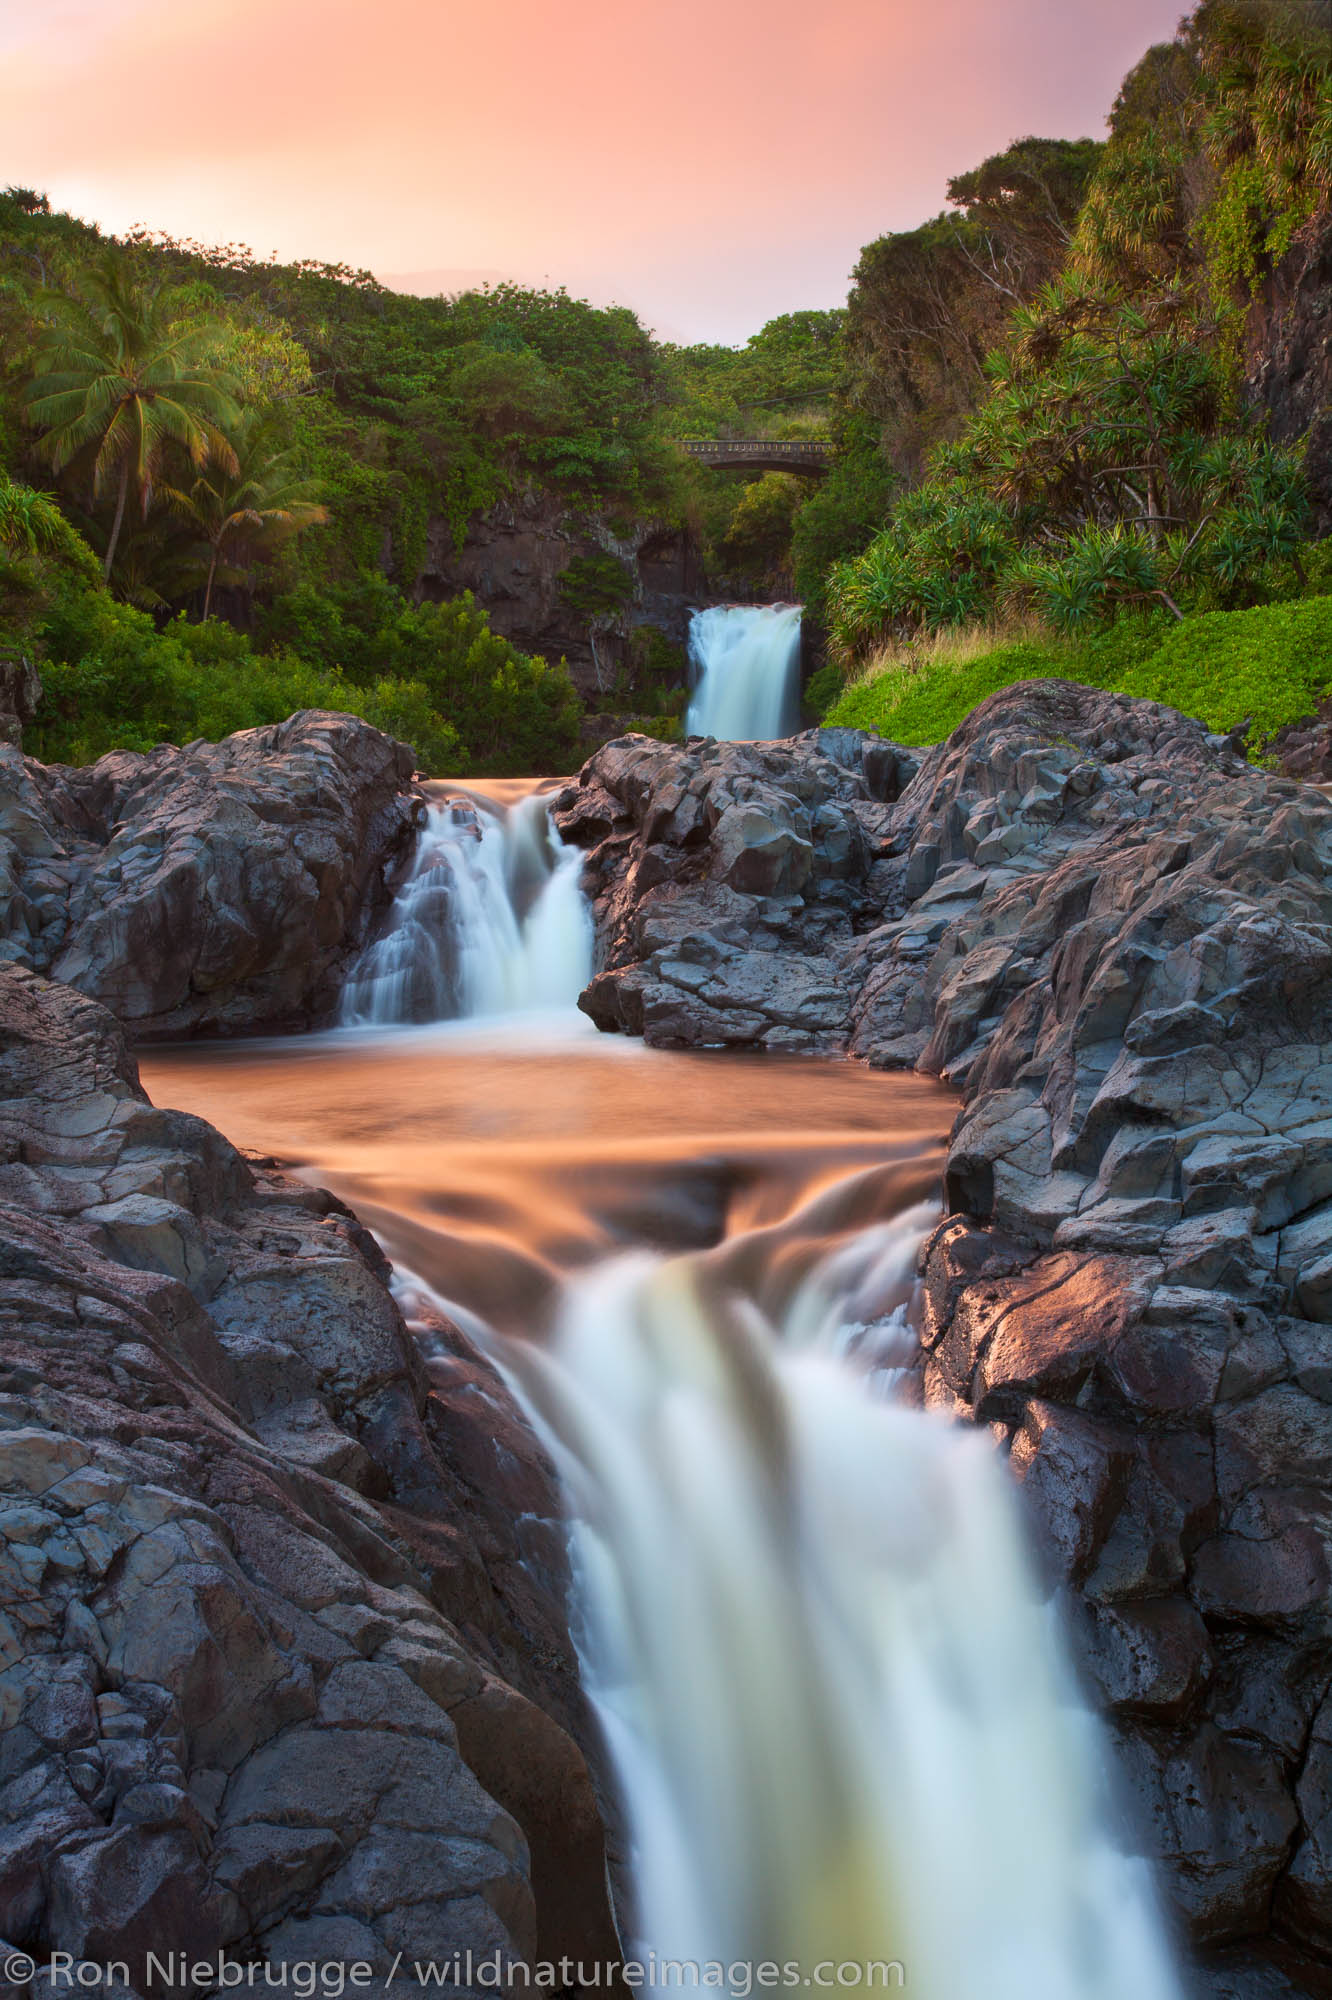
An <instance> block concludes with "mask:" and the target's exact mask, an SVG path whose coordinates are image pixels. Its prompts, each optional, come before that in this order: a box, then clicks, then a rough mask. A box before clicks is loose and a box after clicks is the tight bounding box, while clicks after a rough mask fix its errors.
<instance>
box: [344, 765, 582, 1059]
mask: <svg viewBox="0 0 1332 2000" xmlns="http://www.w3.org/2000/svg"><path fill="white" fill-rule="evenodd" d="M433 789H434V791H435V793H436V796H435V798H434V799H433V800H432V802H431V804H430V805H429V807H428V809H427V818H426V824H425V826H424V828H423V829H422V832H421V836H420V839H419V840H418V842H417V847H416V853H415V855H414V857H413V860H412V865H411V868H410V870H409V872H408V874H407V876H406V879H405V880H404V881H403V882H402V884H401V885H400V887H399V889H398V892H397V895H396V897H395V898H394V901H393V906H392V908H391V910H390V911H389V915H388V920H387V922H386V924H385V927H384V929H383V931H382V932H381V934H380V936H379V937H377V938H376V939H375V940H374V942H373V943H372V944H371V945H370V946H369V947H368V948H367V950H366V951H365V952H364V953H363V954H362V956H361V958H360V960H359V962H358V963H357V965H356V967H355V969H354V971H353V973H352V975H351V977H350V979H349V980H348V982H347V985H346V988H345V989H344V992H343V998H342V1020H343V1023H344V1024H345V1025H347V1026H360V1025H370V1024H373V1025H375V1026H390V1025H392V1024H394V1023H399V1022H407V1021H444V1020H453V1019H457V1018H459V1017H462V1016H474V1015H481V1014H506V1013H516V1012H522V1011H528V1010H534V1009H537V1008H548V1007H572V1006H573V1005H574V1003H575V1002H576V1000H577V998H578V995H579V993H580V992H581V991H582V989H583V987H584V986H585V985H586V984H587V982H588V979H589V978H590V977H591V968H592V925H591V917H590V915H589V913H588V909H587V905H586V902H585V900H584V897H583V893H582V890H581V888H580V886H579V876H580V873H581V870H582V860H583V857H582V855H581V853H580V852H579V850H578V849H577V848H572V847H566V846H565V845H564V844H563V842H562V841H561V840H560V839H559V837H558V835H557V834H556V832H555V830H554V828H553V827H552V825H551V822H550V813H549V810H548V807H547V803H546V799H545V797H544V796H543V795H542V793H541V792H539V791H531V792H528V793H527V794H526V795H525V796H522V797H519V798H518V799H517V800H516V801H514V802H513V803H511V804H508V803H505V802H504V801H503V798H502V791H503V789H504V788H499V787H497V788H496V791H497V792H499V793H500V794H501V796H496V795H495V794H493V793H488V792H487V791H485V790H484V789H481V788H468V789H466V790H463V789H461V788H450V789H449V790H448V791H447V792H445V791H444V788H443V787H442V786H437V787H435V788H433Z"/></svg>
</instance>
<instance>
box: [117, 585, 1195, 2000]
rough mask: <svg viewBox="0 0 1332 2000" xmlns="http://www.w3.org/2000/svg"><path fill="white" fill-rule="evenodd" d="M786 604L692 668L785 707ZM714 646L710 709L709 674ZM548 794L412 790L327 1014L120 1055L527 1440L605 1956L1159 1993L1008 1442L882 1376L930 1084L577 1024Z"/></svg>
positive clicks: (901, 1293) (568, 875) (1150, 1913)
mask: <svg viewBox="0 0 1332 2000" xmlns="http://www.w3.org/2000/svg"><path fill="white" fill-rule="evenodd" d="M701 615H702V616H704V617H709V616H711V614H701ZM798 615H799V614H798V612H797V613H796V614H795V619H796V626H795V641H794V643H795V647H796V648H797V650H798V644H799V635H798ZM728 617H729V619H730V621H731V622H732V623H734V622H735V620H737V619H739V618H740V614H739V613H738V612H737V611H736V610H735V608H734V607H732V608H730V610H729V613H728ZM785 617H786V614H784V613H780V614H774V613H773V612H772V611H771V610H770V609H769V608H766V607H765V608H763V610H762V611H761V612H759V613H754V614H751V625H752V629H751V630H750V631H749V632H748V634H744V633H738V632H735V631H728V632H726V633H725V634H723V635H722V636H721V637H719V639H718V643H717V648H716V649H715V650H714V652H713V653H712V654H711V655H710V658H711V661H712V665H713V666H714V667H715V666H716V663H717V661H718V660H720V659H721V658H722V657H723V656H725V657H728V658H730V659H731V661H732V664H733V665H734V664H735V663H736V662H737V661H738V662H739V663H740V665H739V667H738V668H737V671H740V672H742V673H743V674H744V675H746V676H750V675H751V674H752V670H753V658H754V657H757V658H758V659H759V660H760V662H762V661H763V660H764V659H766V660H767V662H768V669H767V671H768V677H769V680H770V681H780V688H781V692H782V697H783V698H785V690H786V689H787V686H788V677H789V674H790V672H791V661H792V657H793V655H792V651H791V643H792V642H791V631H790V626H789V620H788V621H787V623H785V624H784V623H783V622H782V620H783V618H785ZM719 622H720V621H719ZM741 622H742V623H743V620H741ZM723 638H724V641H725V643H724V644H723V643H722V640H723ZM751 656H752V657H751ZM708 671H709V667H708V664H707V661H706V660H705V662H704V679H703V681H702V682H701V683H700V689H699V693H698V696H697V697H696V700H699V701H702V700H703V699H704V698H705V697H707V698H708V699H713V698H715V699H716V701H717V702H718V703H720V702H722V700H723V694H722V693H719V692H718V688H717V686H716V685H715V684H714V687H713V689H712V693H711V695H709V691H708V685H707V673H708ZM758 678H759V679H762V676H761V675H760V676H758ZM768 692H769V694H771V693H772V689H771V687H770V688H769V689H768ZM732 695H734V690H733V691H732ZM736 713H737V714H738V713H739V710H738V709H737V710H736ZM753 719H754V717H753V715H752V714H746V715H745V716H744V717H743V720H744V721H745V722H746V723H747V722H749V721H752V720H753ZM714 733H715V732H714ZM735 733H737V734H738V733H740V731H739V729H738V728H737V730H736V731H735ZM755 733H757V732H755ZM769 733H774V732H771V731H770V732H769ZM541 793H542V787H540V786H534V785H529V786H524V785H519V784H509V785H508V786H481V787H471V788H463V787H459V786H435V787H432V788H430V810H429V819H428V824H427V826H426V828H425V829H424V831H423V834H422V837H421V840H420V843H419V846H418V849H417V854H416V857H415V861H414V864H413V866H412V868H411V869H410V870H409V871H408V874H407V876H406V877H405V879H404V881H403V882H402V883H401V884H400V886H399V889H398V893H397V900H396V902H395V904H394V907H393V910H392V912H391V913H390V917H389V919H388V921H387V923H386V924H385V926H384V929H383V932H382V934H381V936H380V938H379V939H378V940H376V941H375V942H374V943H373V944H372V945H371V946H370V948H369V950H368V951H367V952H366V953H365V954H364V956H363V958H362V960H361V962H360V964H359V965H358V966H357V967H356V968H355V970H354V971H353V974H352V977H351V979H350V981H349V983H348V986H347V990H346V996H345V1002H344V1015H343V1019H344V1025H343V1026H342V1027H341V1028H339V1029H336V1030H333V1031H330V1032H328V1033H325V1034H323V1035H317V1036H307V1037H301V1038H294V1039H287V1040H284V1041H282V1042H251V1043H229V1044H228V1043H212V1044H210V1045H207V1046H204V1045H194V1046H187V1047H180V1048H155V1049H152V1050H149V1051H146V1052H144V1054H143V1055H142V1057H141V1066H142V1074H143V1081H144V1084H145V1086H146V1088H147V1089H148V1091H149V1093H150V1095H151V1096H152V1098H153V1100H154V1101H155V1102H157V1103H160V1104H171V1105H175V1106H179V1107H181V1108H184V1109H186V1110H189V1111H193V1112H196V1113H198V1114H200V1115H202V1116H203V1117H205V1118H207V1119H209V1120H210V1121H211V1122H212V1123H214V1124H215V1125H217V1126H219V1127H220V1128H221V1129H222V1130H223V1131H224V1132H225V1133H226V1134H227V1136H228V1137H229V1138H230V1139H232V1140H233V1141H234V1142H235V1143H237V1144H239V1145H246V1146H252V1147H257V1148H260V1149H261V1150H263V1151H264V1152H266V1153H270V1154H272V1155H275V1156H277V1157H278V1158H280V1159H282V1160H283V1161H284V1162H287V1163H290V1164H291V1166H292V1167H293V1168H294V1169H295V1170H297V1171H299V1172H300V1173H301V1174H302V1175H303V1176H304V1177H306V1178H308V1179H311V1180H314V1181H316V1182H318V1183H319V1184H321V1185H325V1186H328V1187H330V1188H332V1189H333V1190H334V1191H335V1192H336V1193H337V1194H339V1195H340V1196H341V1197H342V1198H343V1199H345V1200H346V1201H348V1202H349V1203H350V1204H351V1205H352V1206H353V1207H354V1208H355V1209H356V1211H357V1212H358V1214H360V1215H361V1216H362V1217H363V1219H364V1220H365V1221H366V1222H367V1223H368V1224H369V1225H370V1226H371V1227H372V1228H373V1229H374V1230H375V1231H376V1233H377V1234H378V1236H379V1237H380V1239H381V1241H382V1242H383V1244H384V1246H385V1248H386V1250H387V1252H388V1254H389V1256H390V1258H391V1259H392V1260H393V1263H394V1266H395V1271H396V1283H397V1288H398V1292H399V1296H400V1299H401V1302H402V1304H403V1307H404V1310H405V1312H406V1315H407V1318H408V1321H409V1324H414V1325H415V1326H416V1327H417V1329H418V1331H419V1336H420V1337H421V1338H422V1340H423V1344H424V1346H425V1352H426V1359H427V1363H429V1360H430V1348H429V1333H428V1319H429V1315H428V1314H427V1313H425V1312H424V1311H423V1310H422V1309H423V1308H424V1307H426V1306H429V1307H430V1308H431V1309H433V1310H435V1311H442V1312H444V1313H445V1314H447V1315H448V1316H449V1317H451V1318H452V1319H453V1320H454V1321H455V1322H456V1323H457V1324H458V1325H459V1326H461V1327H462V1328H463V1330H464V1331H465V1332H466V1333H467V1334H468V1335H469V1336H470V1337H471V1338H472V1339H474V1340H475V1341H476V1342H477V1343H478V1344H480V1345H481V1346H482V1347H484V1349H485V1350H486V1351H487V1352H488V1353H489V1354H490V1355H491V1356H492V1357H493V1358H495V1359H496V1361H497V1362H498V1363H499V1365H500V1366H501V1367H502V1369H503V1370H504V1372H505V1374H506V1376H507V1378H508V1379H509V1381H510V1382H511V1384H512V1385H513V1387H514V1389H515V1391H516V1393H517V1394H518V1396H519V1397H520V1398H521V1400H522V1401H523V1403H524V1405H525V1407H526V1409H527V1411H528V1413H529V1415H530V1417H531V1420H532V1421H533V1423H534V1424H535V1426H536V1427H537V1429H538V1431H539V1432H540V1434H541V1435H542V1437H543V1440H544V1441H545V1443H546V1444H547V1446H548V1447H549V1449H550V1452H551V1454H552V1457H553V1458H554V1461H555V1463H556V1466H557V1468H558V1470H559V1473H560V1476H561V1480H562V1483H563V1488H564V1492H565V1496H566V1502H567V1510H568V1516H569V1521H570V1533H571V1539H572V1554H573V1566H574V1576H575V1587H574V1603H573V1605H572V1606H571V1618H572V1625H573V1630H574V1634H575V1638H576V1641H577V1643H578V1647H579V1653H580V1658H581V1662H582V1668H583V1674H584V1679H585V1684H586V1686H587V1689H588V1692H589V1694H590V1695H591V1697H592V1699H593V1701H594V1703H595V1706H596V1708H597V1711H598V1714H599V1717H600V1720H601V1723H602V1726H603V1729H604V1733H605V1738H606V1742H607V1745H608V1749H609V1753H610V1758H611V1762H612V1765H613V1769H614V1773H615V1777H616V1780H617V1783H618V1789H619V1793H620V1798H621V1802H622V1806H623V1810H624V1815H625V1821H626V1825H627V1828H628V1833H629V1844H630V1851H631V1862H632V1878H633V1882H632V1893H631V1896H630V1897H629V1898H628V1899H627V1901H628V1902H629V1903H630V1905H631V1907H627V1908H622V1909H621V1911H620V1917H621V1924H622V1928H623V1929H624V1931H625V1937H624V1942H625V1946H626V1949H627V1950H629V1951H630V1952H631V1954H632V1955H634V1956H637V1957H638V1958H640V1959H643V1960H647V1958H648V1956H649V1953H653V1952H655V1953H656V1954H657V1956H658V1958H670V1959H674V1960H682V1959H684V1960H687V1959H691V1958H692V1959H695V1960H697V1961H699V1962H700V1963H702V1962H707V1961H712V1962H717V1961H720V1962H722V1963H726V1964H732V1965H736V1966H745V1965H748V1966H750V1967H752V1966H755V1965H758V1964H760V1963H767V1964H771V1965H773V1966H774V1968H775V1969H776V1968H780V1973H779V1976H778V1978H777V1979H774V1980H772V1981H768V1980H764V1981H762V1982H761V1983H765V1984H767V1983H781V1984H784V1985H801V1984H803V1985H805V1986H809V1985H810V1984H811V1983H812V1981H813V1983H816V1984H837V1985H840V1986H857V1985H885V1986H889V1987H892V1986H895V1985H898V1984H905V1986H906V1988H907V1990H909V1991H910V1992H912V1993H915V1994H918V1995H921V1996H924V2000H982V1996H986V2000H1112V1996H1113V2000H1123V1996H1124V1995H1128V1994H1131V1995H1133V1996H1134V2000H1174V1996H1176V1995H1177V1993H1178V1990H1179V1989H1178V1986H1177V1983H1176V1976H1175V1972H1174V1970H1173V1962H1172V1953H1171V1950H1170V1948H1169V1946H1168V1944H1167V1941H1166V1936H1165V1930H1164V1926H1163V1923H1162V1920H1161V1918H1160V1915H1159V1913H1158V1908H1157V1902H1156V1897H1155V1892H1154V1888H1153V1884H1152V1881H1151V1878H1150V1872H1149V1870H1148V1868H1147V1866H1146V1864H1145V1863H1144V1862H1143V1861H1142V1860H1141V1859H1140V1858H1139V1857H1138V1855H1137V1854H1136V1853H1135V1850H1134V1843H1133V1840H1132V1837H1131V1835H1130V1833H1129V1832H1128V1831H1127V1829H1126V1826H1125V1822H1124V1820H1123V1818H1122V1815H1121V1810H1120V1805H1119V1801H1118V1797H1117V1793H1116V1789H1115V1786H1114V1782H1113V1778H1112V1775H1111V1768H1110V1752H1109V1747H1108V1741H1107V1739H1106V1738H1105V1737H1104V1736H1103V1733H1102V1731H1101V1728H1100V1725H1099V1724H1098V1722H1097V1721H1096V1720H1095V1718H1094V1717H1093V1715H1092V1714H1091V1712H1090V1710H1089V1708H1088V1707H1087V1705H1086V1704H1085V1702H1084V1700H1083V1698H1082V1696H1081V1693H1080V1691H1079V1689H1078V1686H1077V1684H1076V1681H1075V1677H1074V1675H1073V1672H1072V1669H1071V1667H1070V1665H1069V1661H1068V1657H1067V1651H1066V1647H1065V1644H1064V1640H1063V1637H1062V1634H1061V1631H1060V1629H1059V1625H1058V1621H1057V1616H1056V1613H1055V1611H1054V1609H1053V1608H1052V1607H1051V1606H1050V1605H1049V1603H1048V1602H1047V1601H1046V1600H1045V1599H1044V1597H1043V1595H1042V1593H1041V1591H1040V1589H1039V1588H1038V1585H1037V1582H1036V1577H1035V1571H1034V1567H1033V1564H1032V1561H1031V1559H1030V1556H1029V1554H1028V1551H1027V1549H1026V1547H1025V1544H1024V1538H1023V1530H1022V1526H1021V1522H1020V1516H1019V1510H1018V1506H1017V1503H1016V1499H1015V1495H1014V1493H1013V1490H1012V1487H1011V1482H1010V1480H1009V1477H1008V1474H1007V1472H1006V1471H1005V1469H1004V1467H1003V1464H1002V1462H1001V1461H1000V1460H999V1458H998V1457H997V1455H996V1453H995V1452H994V1449H993V1447H992V1445H991V1443H990V1440H989V1437H988V1434H986V1433H984V1432H979V1433H977V1432H967V1433H963V1432H960V1431H959V1430H957V1429H956V1428H953V1427H950V1426H948V1425H947V1424H945V1423H943V1422H942V1421H940V1420H938V1419H936V1418H935V1417H932V1416H929V1415H926V1414H924V1413H922V1412H920V1411H919V1410H917V1409H915V1408H913V1407H911V1406H910V1399H909V1396H904V1394H903V1390H904V1385H905V1384H906V1382H907V1381H908V1379H909V1377H908V1375H907V1374H906V1372H905V1371H906V1370H907V1368H908V1364H909V1362H910V1360H911V1357H912V1353H913V1349H914V1344H915V1334H914V1330H913V1328H914V1322H915V1315H916V1307H917V1303H918V1301H917V1296H916V1294H917V1281H916V1276H915V1270H916V1259H917V1253H918V1250H919V1247H920V1244H921V1242H922V1240H923V1238H924V1236H925V1235H926V1234H927V1233H928V1231H929V1230H930V1229H931V1228H932V1227H933V1226H934V1224H935V1222H936V1221H937V1219H938V1217H939V1213H940V1210H939V1205H938V1190H939V1182H940V1172H941V1167H942V1161H943V1155H944V1147H945V1141H946V1135H947V1132H948V1129H949V1127H950V1125H951V1123H952V1118H953V1112H954V1104H953V1100H952V1098H951V1096H950V1094H949V1093H948V1092H947V1091H945V1090H944V1089H943V1088H942V1087H940V1086H938V1085H936V1084H934V1083H932V1082H930V1081H927V1080H925V1079H922V1078H920V1077H916V1076H914V1075H901V1074H885V1073H882V1072H875V1071H870V1070H868V1069H864V1068H861V1067H859V1066H857V1065H854V1064H851V1063H836V1062H818V1061H813V1060H801V1059H794V1058H780V1057H772V1056H767V1057H755V1056H737V1055H724V1054H720V1053H711V1052H699V1053H683V1052H682V1053H672V1052H664V1051H658V1050H650V1049H646V1048H644V1047H642V1046H639V1045H637V1044H635V1043H631V1042H628V1041H621V1040H619V1039H616V1038H610V1037H603V1036H599V1035H598V1034H597V1033H596V1031H595V1030H594V1029H592V1027H591V1026H590V1024H589V1023H587V1022H586V1021H585V1020H584V1019H583V1017H582V1016H581V1015H579V1014H578V1012H577V1010H576V1007H575V1005H574V1001H575V998H576V995H577V992H578V990H579V988H580V987H581V986H582V985H583V984H584V983H585V982H586V979H587V977H588V974H589V972H590V968H591V962H592V961H591V952H592V936H591V926H590V921H589V917H588V913H587V911H586V909H585V907H584V905H583V902H582V898H581V894H580V891H579V888H578V867H579V858H578V856H577V855H576V854H573V853H571V852H570V851H569V850H565V849H563V848H562V847H561V846H560V843H559V842H558V839H557V838H556V836H555V835H554V833H553V831H552V829H551V827H550V823H549V819H548V816H547V813H546V807H545V802H544V799H543V797H542V796H541ZM823 1966H826V1967H830V1968H831V1967H833V1966H835V1967H836V1968H837V1971H836V1974H835V1976H834V1975H832V1974H831V1973H829V1972H825V1973H824V1974H823V1975H822V1976H821V1977H819V1978H817V1979H814V1978H813V1975H814V1970H815V1968H816V1967H823ZM844 1968H845V1976H844V1974H843V1969H844ZM871 1968H879V1970H878V1971H877V1972H874V1971H872V1970H871ZM893 1968H897V1971H896V1972H895V1971H894V1970H893ZM852 1975H854V1976H852ZM899 1975H900V1976H899ZM746 1978H748V1975H746ZM732 1984H733V1988H734V1990H737V1991H745V1992H747V1991H748V1990H749V1987H748V1984H747V1983H746V1981H745V1980H744V1979H741V1978H740V1977H739V1975H737V1976H736V1978H735V1979H734V1980H733V1982H732Z"/></svg>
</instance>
